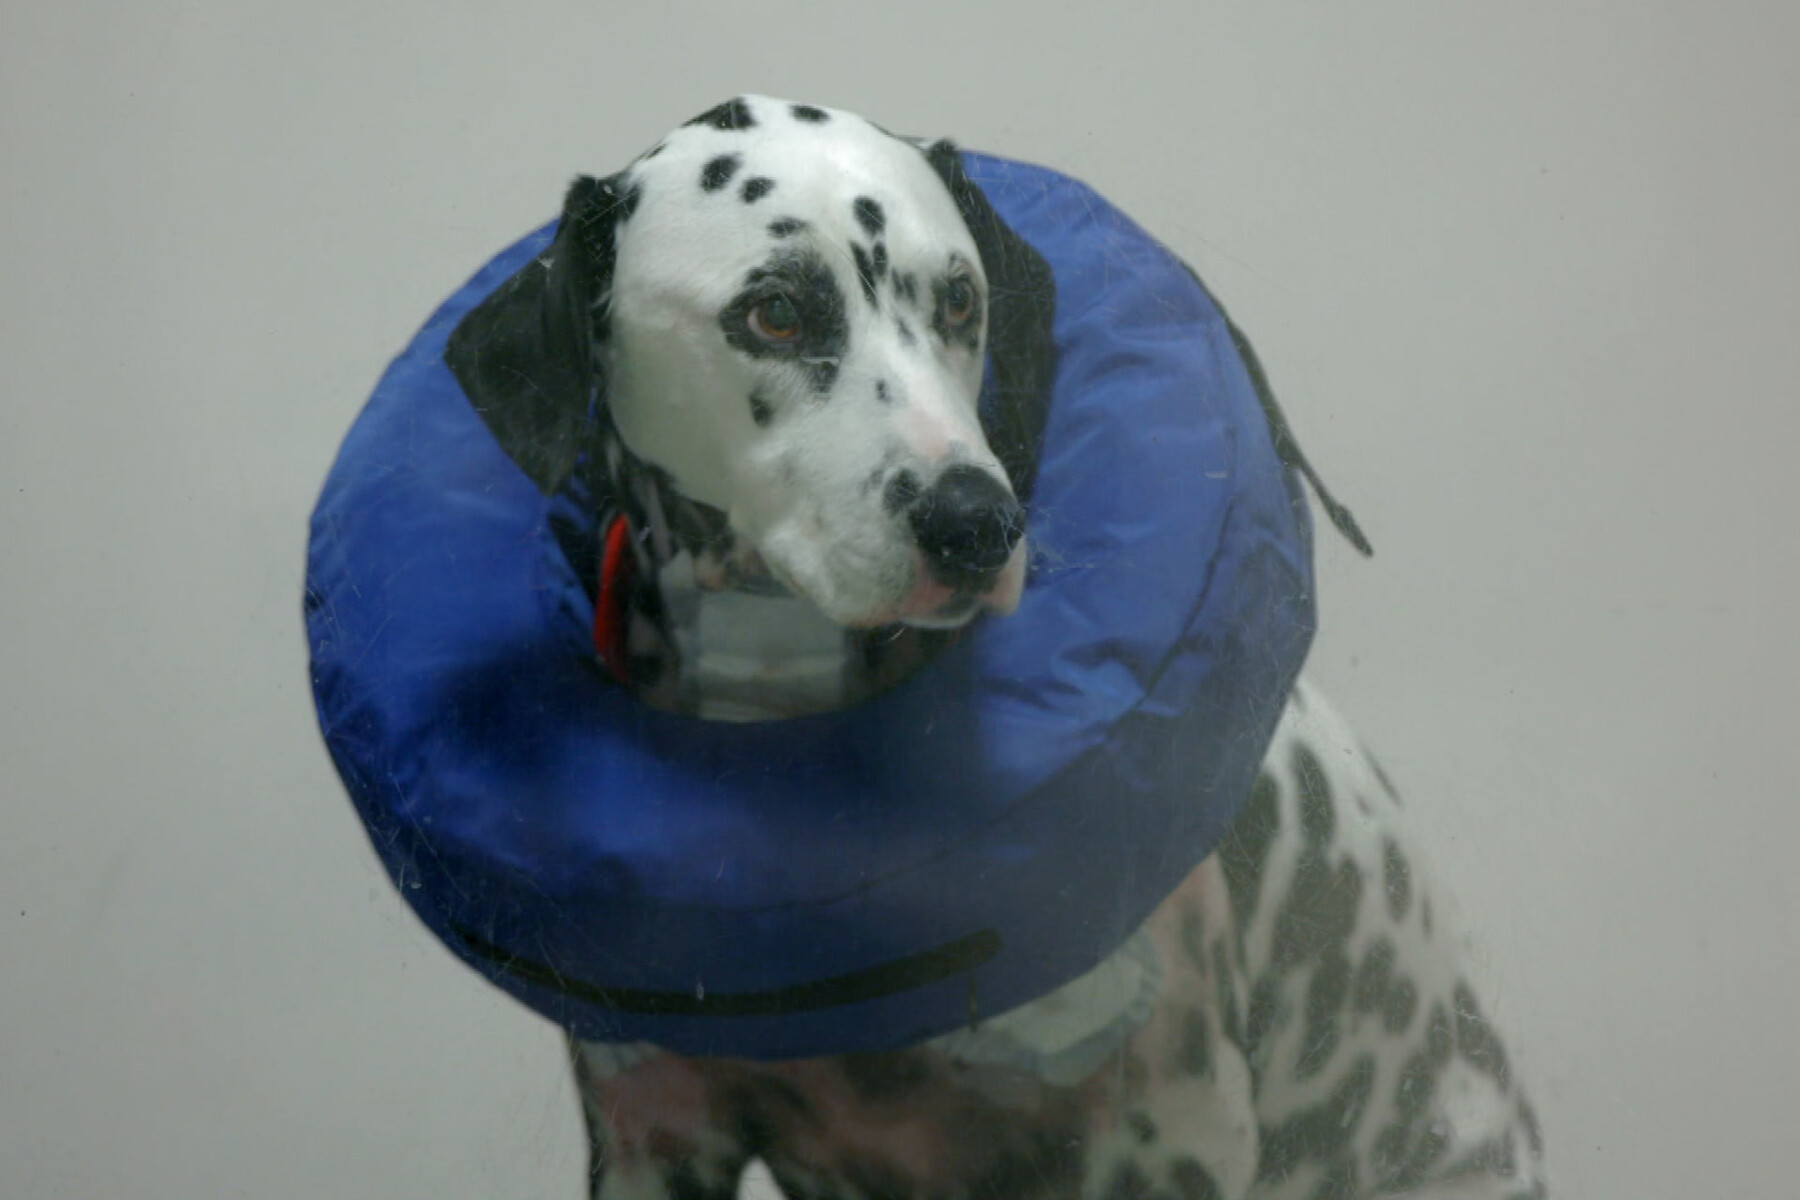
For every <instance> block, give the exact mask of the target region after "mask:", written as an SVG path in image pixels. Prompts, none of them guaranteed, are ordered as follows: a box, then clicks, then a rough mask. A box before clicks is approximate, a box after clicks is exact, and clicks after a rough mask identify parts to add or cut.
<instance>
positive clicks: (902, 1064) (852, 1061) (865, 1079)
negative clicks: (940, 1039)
mask: <svg viewBox="0 0 1800 1200" xmlns="http://www.w3.org/2000/svg"><path fill="white" fill-rule="evenodd" d="M839 1061H840V1062H841V1063H842V1064H843V1070H844V1077H845V1078H846V1079H848V1080H849V1081H850V1086H851V1087H853V1088H855V1089H856V1094H857V1095H858V1096H860V1097H862V1099H864V1100H866V1101H869V1102H871V1103H885V1102H892V1101H896V1100H901V1099H904V1098H905V1097H907V1096H910V1095H912V1094H913V1093H914V1092H916V1091H918V1090H919V1089H920V1088H922V1087H924V1086H925V1085H926V1084H927V1083H929V1082H930V1081H931V1062H930V1060H929V1059H927V1058H926V1057H925V1055H924V1054H922V1053H919V1052H918V1051H914V1050H889V1051H881V1052H877V1053H869V1054H846V1055H844V1057H843V1058H842V1059H840V1060H839Z"/></svg>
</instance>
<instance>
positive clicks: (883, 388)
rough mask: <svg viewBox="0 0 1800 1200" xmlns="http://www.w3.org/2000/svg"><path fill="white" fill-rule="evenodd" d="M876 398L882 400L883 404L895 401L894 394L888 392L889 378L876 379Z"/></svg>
mask: <svg viewBox="0 0 1800 1200" xmlns="http://www.w3.org/2000/svg"><path fill="white" fill-rule="evenodd" d="M875 398H876V399H877V400H879V401H881V402H882V403H883V404H891V403H893V400H894V398H893V396H891V395H889V394H888V385H887V380H885V379H877V380H876V381H875Z"/></svg>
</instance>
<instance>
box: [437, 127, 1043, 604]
mask: <svg viewBox="0 0 1800 1200" xmlns="http://www.w3.org/2000/svg"><path fill="white" fill-rule="evenodd" d="M1051 305H1052V299H1051V288H1050V282H1049V272H1048V269H1047V267H1045V265H1044V264H1043V262H1042V260H1041V259H1040V258H1039V257H1038V256H1037V255H1036V254H1035V252H1033V251H1032V250H1031V249H1030V248H1029V247H1028V246H1026V245H1025V243H1024V242H1023V241H1021V240H1020V239H1018V238H1017V237H1016V236H1014V235H1013V234H1011V232H1010V231H1009V230H1007V229H1006V228H1005V226H1004V225H1003V224H1002V223H1001V222H1000V221H999V219H998V218H997V217H996V216H995V214H994V212H993V210H992V208H991V207H989V205H988V204H987V202H986V200H985V198H984V197H983V196H982V195H981V193H980V191H979V189H977V188H976V187H975V186H974V185H973V184H972V183H971V182H970V181H969V180H968V179H967V177H966V176H965V175H964V174H963V171H962V167H961V160H960V158H959V157H958V155H957V154H956V152H955V150H954V148H953V147H951V146H950V145H949V144H948V143H932V144H925V145H921V144H919V143H914V142H911V141H907V140H903V139H900V138H896V137H893V136H891V135H889V134H887V133H885V132H883V131H882V130H880V129H878V128H877V127H876V126H874V125H872V124H870V123H869V122H867V121H865V120H863V119H862V118H860V117H856V116H854V115H851V114H848V113H843V112H836V111H832V110H827V109H822V108H816V107H812V106H808V105H796V104H789V103H786V102H782V101H775V100H769V99H764V98H755V97H747V98H741V99H738V100H734V101H731V102H729V103H727V104H724V105H720V106H719V107H718V108H715V109H713V110H711V111H709V112H707V113H705V114H703V115H702V116H701V117H698V118H696V119H695V120H694V121H692V122H689V123H688V124H687V125H685V126H683V127H682V128H680V129H678V130H676V131H675V132H674V133H672V134H670V135H669V136H668V137H667V138H665V139H664V140H663V141H662V142H661V143H659V144H658V145H657V146H656V147H655V148H654V149H653V150H651V151H650V152H649V153H647V154H645V155H644V156H642V157H641V158H639V159H638V160H637V161H636V162H634V163H633V164H631V165H630V166H629V167H627V168H626V169H625V170H624V171H622V172H620V173H619V174H617V175H614V176H611V177H609V178H606V179H591V178H582V179H579V180H577V181H576V183H575V184H574V186H573V187H571V188H570V190H569V193H568V196H567V199H566V201H565V207H564V212H563V217H562V221H561V224H560V226H559V230H558V234H557V237H556V241H555V243H554V244H553V245H552V247H551V249H550V251H549V252H548V253H547V254H546V255H545V256H544V257H543V258H542V259H540V260H539V261H538V262H536V263H534V264H532V265H531V266H528V267H527V268H526V269H525V271H524V272H521V275H520V276H519V277H515V279H514V280H513V281H511V282H510V283H509V284H508V285H507V287H505V288H503V289H502V290H501V292H500V293H497V294H496V296H495V297H494V298H492V299H491V300H490V301H489V302H488V303H487V304H485V305H484V306H483V310H488V311H486V312H485V313H484V311H483V310H477V312H476V313H475V314H472V315H471V317H470V318H469V319H468V320H467V321H465V323H464V326H463V327H462V328H459V330H458V331H457V335H456V337H454V338H453V339H452V345H451V354H450V358H451V363H452V366H453V367H454V368H455V369H456V370H457V372H458V375H459V377H461V379H462V380H463V382H464V385H465V387H466V388H468V390H469V392H470V395H471V397H472V398H474V399H475V401H476V403H477V405H478V406H479V407H481V408H482V409H483V412H484V415H485V416H486V417H487V419H488V422H489V424H490V426H491V427H492V428H493V429H494V430H495V432H496V434H497V435H499V437H500V440H501V442H502V444H503V445H505V446H506V448H507V449H508V451H509V452H510V453H511V454H512V455H513V457H514V458H515V459H516V460H518V461H519V462H520V463H521V465H523V466H524V467H525V468H526V469H527V471H529V472H530V473H531V474H532V475H533V477H534V478H535V479H536V480H537V482H538V484H539V485H540V486H541V487H544V488H546V489H547V490H549V489H554V488H555V487H557V486H559V485H560V484H561V482H562V480H563V477H565V476H566V475H567V473H568V471H569V470H570V469H571V468H572V467H573V465H574V462H575V460H576V459H577V458H578V457H579V456H580V454H581V452H582V449H583V445H582V442H583V439H584V438H586V437H590V436H592V432H591V429H592V427H591V424H590V423H589V421H588V418H589V397H590V396H591V395H595V394H598V395H600V396H601V397H602V398H603V402H604V405H605V408H606V410H607V412H608V413H609V415H610V418H611V421H612V423H613V426H614V428H616V430H617V431H618V435H619V437H620V439H621V440H622V442H623V443H624V446H625V447H626V448H627V449H628V450H629V451H630V453H631V454H632V455H634V456H635V457H636V458H637V459H639V460H641V461H642V462H643V463H645V464H647V465H648V466H650V467H652V468H654V469H655V471H656V472H658V473H659V474H660V476H661V477H663V478H665V479H666V480H667V482H668V484H669V485H670V486H671V487H672V489H673V490H674V491H675V492H676V493H678V494H679V497H680V498H681V501H682V502H684V503H686V504H691V505H699V506H704V507H705V508H707V509H710V510H714V511H716V513H717V514H721V515H722V519H723V522H724V524H725V525H726V526H728V529H729V537H727V538H725V539H723V542H722V545H723V547H724V549H723V551H722V553H723V554H725V555H726V556H727V557H728V560H729V561H728V562H726V563H725V564H724V566H725V567H726V568H728V569H726V570H723V571H721V572H720V573H719V575H718V578H726V577H742V576H744V575H752V576H753V575H756V574H759V573H763V572H766V573H767V574H768V575H771V576H773V577H774V579H775V580H777V581H779V582H780V583H782V584H784V585H785V586H787V587H788V588H789V589H791V590H792V591H794V592H795V593H797V594H799V595H801V596H804V597H806V598H807V599H809V600H811V601H812V602H813V603H814V604H815V605H817V606H818V607H819V608H820V609H821V610H822V611H823V612H824V613H825V614H826V615H827V616H829V617H830V618H832V619H833V620H834V621H837V622H839V623H841V624H844V625H847V626H872V625H880V624H887V623H891V622H905V623H907V624H912V625H918V626H926V627H948V626H955V625H959V624H962V623H964V622H966V621H967V620H969V619H970V618H971V617H972V616H974V615H975V614H976V613H977V612H979V611H981V610H983V609H986V610H991V611H995V612H1001V613H1004V612H1009V611H1011V609H1012V608H1013V607H1014V606H1015V605H1016V604H1017V602H1018V598H1019V595H1020V592H1021V590H1022V588H1023V585H1024V577H1025V556H1026V548H1025V542H1024V537H1023V532H1024V525H1025V518H1024V510H1023V507H1022V504H1023V501H1024V499H1025V498H1026V495H1027V492H1028V489H1029V484H1030V480H1029V474H1030V467H1031V463H1032V461H1033V459H1034V456H1035V452H1036V449H1037V442H1038V439H1039V437H1040V436H1041V431H1042V424H1043V406H1044V403H1045V393H1046V391H1047V388H1048V382H1049V374H1050V371H1051V364H1050V361H1049V358H1050V354H1051V351H1050V339H1049V318H1050V310H1051ZM990 343H993V344H992V346H991V350H992V358H993V362H994V367H995V378H996V383H997V385H998V386H997V388H996V397H995V401H996V402H995V404H994V405H992V406H991V408H990V410H989V411H988V412H987V413H985V414H984V413H983V412H981V411H980V408H979V405H978V397H979V395H980V392H981V386H982V379H983V374H984V367H985V365H986V363H987V361H988V358H989V351H990ZM538 357H542V358H544V359H547V360H548V361H543V362H534V361H533V360H534V358H538ZM502 410H504V411H502ZM984 418H985V420H984ZM713 549H718V546H715V547H713Z"/></svg>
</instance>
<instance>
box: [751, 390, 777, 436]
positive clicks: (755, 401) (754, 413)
mask: <svg viewBox="0 0 1800 1200" xmlns="http://www.w3.org/2000/svg"><path fill="white" fill-rule="evenodd" d="M750 419H751V420H752V421H755V422H756V423H757V424H758V425H760V426H763V427H764V428H767V426H768V424H769V422H770V421H773V420H774V419H775V410H774V409H772V408H770V407H769V402H768V401H767V400H766V399H764V398H763V395H762V393H761V392H751V393H750Z"/></svg>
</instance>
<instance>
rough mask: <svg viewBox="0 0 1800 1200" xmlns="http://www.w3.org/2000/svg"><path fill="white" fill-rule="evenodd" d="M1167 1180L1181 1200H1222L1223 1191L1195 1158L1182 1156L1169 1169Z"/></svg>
mask: <svg viewBox="0 0 1800 1200" xmlns="http://www.w3.org/2000/svg"><path fill="white" fill-rule="evenodd" d="M1169 1180H1170V1182H1172V1183H1173V1184H1174V1185H1175V1194H1176V1195H1177V1196H1179V1197H1180V1198H1181V1200H1224V1196H1225V1191H1224V1189H1223V1188H1221V1187H1220V1186H1219V1181H1218V1180H1216V1179H1214V1178H1213V1173H1212V1172H1211V1171H1209V1170H1207V1169H1206V1167H1205V1165H1204V1164H1203V1163H1201V1161H1200V1160H1199V1159H1197V1158H1189V1157H1187V1156H1185V1155H1184V1156H1182V1157H1181V1158H1178V1159H1176V1160H1175V1161H1174V1162H1173V1163H1172V1164H1171V1165H1170V1167H1169Z"/></svg>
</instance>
